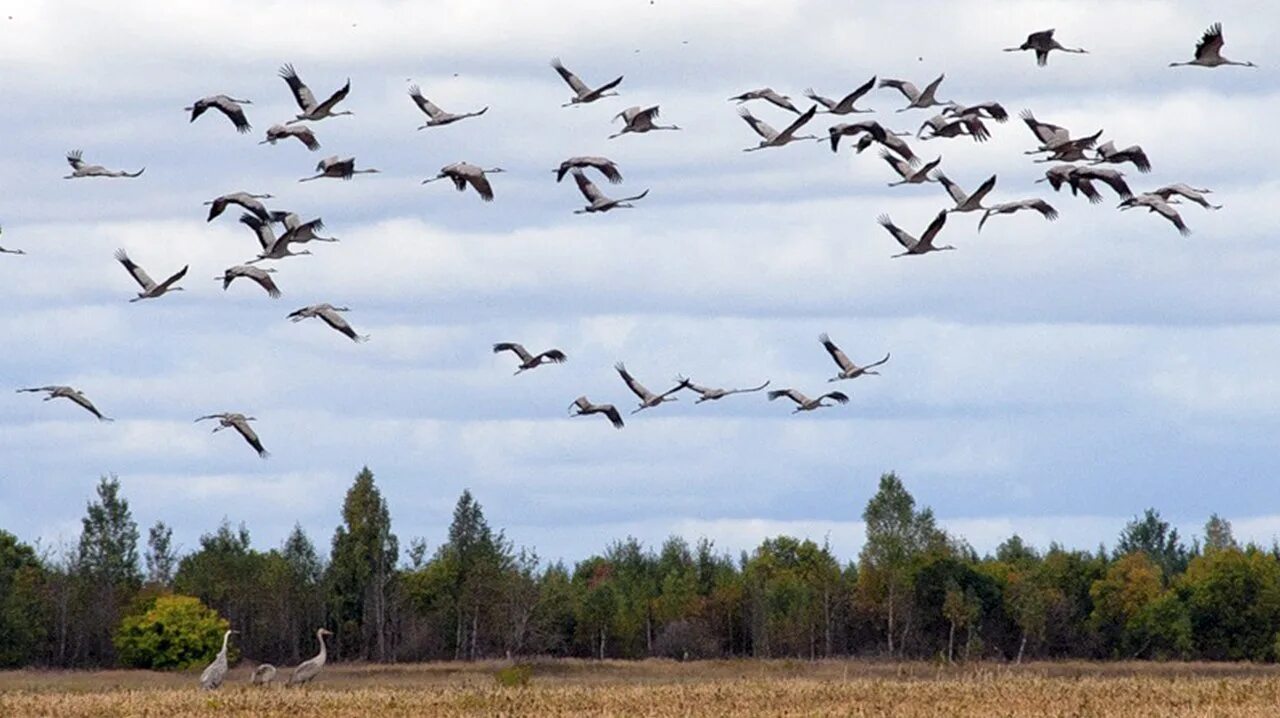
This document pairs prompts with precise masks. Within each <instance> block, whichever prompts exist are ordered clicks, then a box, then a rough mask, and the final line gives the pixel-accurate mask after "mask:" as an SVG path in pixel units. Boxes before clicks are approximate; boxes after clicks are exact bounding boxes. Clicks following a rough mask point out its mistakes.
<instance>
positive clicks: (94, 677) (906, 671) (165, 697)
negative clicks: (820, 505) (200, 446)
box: [0, 661, 1280, 718]
mask: <svg viewBox="0 0 1280 718" xmlns="http://www.w3.org/2000/svg"><path fill="white" fill-rule="evenodd" d="M503 666H504V664H501V663H478V664H416V665H403V666H349V665H348V666H330V667H329V668H327V669H326V671H325V673H324V674H323V675H322V676H321V678H320V679H319V681H318V682H316V683H315V684H313V685H311V686H307V687H305V688H301V689H285V688H283V687H281V686H278V685H277V686H272V687H268V688H252V687H250V686H248V685H247V678H248V668H245V667H241V668H238V669H236V670H233V671H232V672H231V674H230V675H229V676H228V681H227V684H226V685H224V686H223V688H222V689H221V690H219V691H217V692H213V693H206V692H202V691H200V690H198V689H197V688H196V673H195V672H192V673H187V674H162V673H149V672H145V671H108V672H65V671H60V672H34V671H21V672H12V673H0V716H5V717H6V718H9V717H14V718H16V717H18V716H58V717H59V718H61V717H64V716H65V717H67V718H72V717H78V716H86V717H88V716H92V717H93V718H101V717H105V716H165V717H166V718H168V717H175V718H176V717H178V716H215V715H221V716H254V717H258V716H263V717H271V716H287V717H289V718H299V717H300V716H333V717H339V718H341V717H348V716H349V717H352V718H355V717H356V716H361V717H363V716H494V715H503V716H639V715H647V716H920V717H925V716H929V717H932V716H943V715H945V716H948V717H950V718H954V717H964V716H973V717H975V718H977V717H979V716H981V717H982V718H989V717H992V716H1081V717H1086V716H1087V717H1090V718H1092V717H1099V718H1108V717H1112V716H1114V717H1116V718H1119V717H1121V716H1124V717H1126V718H1127V717H1130V716H1241V717H1245V716H1248V717H1258V718H1261V717H1262V716H1267V717H1272V716H1276V715H1280V671H1277V670H1275V669H1274V668H1272V667H1270V666H1251V665H1232V664H1228V665H1222V664H1125V663H1119V664H1090V663H1040V664H1030V665H1026V666H1016V667H1011V666H996V665H989V664H987V665H973V666H963V667H953V668H942V667H937V666H933V665H929V664H921V663H915V664H892V663H868V662H849V661H822V662H817V663H807V662H799V661H708V662H698V663H687V664H686V663H675V662H667V661H644V662H639V663H626V662H610V661H606V662H586V661H546V662H538V663H536V664H534V666H533V675H532V679H531V680H530V682H529V684H528V685H525V686H515V687H507V686H501V685H499V684H498V682H497V681H496V680H495V677H494V676H495V673H496V672H497V671H498V670H499V669H500V668H502V667H503Z"/></svg>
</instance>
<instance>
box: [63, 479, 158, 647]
mask: <svg viewBox="0 0 1280 718" xmlns="http://www.w3.org/2000/svg"><path fill="white" fill-rule="evenodd" d="M96 493H97V500H96V501H91V502H89V504H88V506H86V508H85V517H84V519H82V520H81V525H82V528H81V532H80V541H79V545H78V547H77V550H76V565H75V576H76V582H77V584H78V587H79V594H80V595H79V601H78V603H79V606H80V609H81V611H80V622H81V626H82V629H81V630H82V634H83V642H82V644H81V645H82V647H83V653H82V655H81V657H82V658H83V659H84V660H86V661H88V662H90V663H97V664H107V663H110V662H111V661H112V660H114V658H115V656H114V646H113V644H112V641H111V631H112V629H113V628H114V627H115V626H116V624H117V623H119V620H120V611H121V609H122V608H123V607H124V606H125V605H126V604H128V602H129V601H131V600H133V596H134V594H135V593H136V592H137V590H138V588H139V587H140V586H141V584H142V572H141V571H140V570H139V568H138V524H137V523H135V522H134V520H133V514H132V513H131V512H130V511H129V502H128V501H127V500H125V498H124V497H123V496H122V495H121V494H120V480H119V479H118V478H116V477H115V476H103V477H101V478H100V479H99V481H98V485H97V487H96Z"/></svg>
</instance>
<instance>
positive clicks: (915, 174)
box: [880, 150, 942, 187]
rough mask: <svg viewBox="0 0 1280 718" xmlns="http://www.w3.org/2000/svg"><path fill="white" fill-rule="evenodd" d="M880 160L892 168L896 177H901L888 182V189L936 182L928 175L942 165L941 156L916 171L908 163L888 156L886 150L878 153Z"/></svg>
mask: <svg viewBox="0 0 1280 718" xmlns="http://www.w3.org/2000/svg"><path fill="white" fill-rule="evenodd" d="M880 159H882V160H884V161H885V162H888V163H889V166H890V167H892V168H893V171H894V172H897V173H898V176H900V177H902V179H901V180H899V181H898V182H890V183H889V186H890V187H897V186H898V185H900V184H923V183H925V182H937V180H935V179H934V178H932V177H930V176H929V173H930V172H932V171H933V170H934V169H935V168H936V167H937V166H938V165H940V164H942V155H938V156H937V158H936V159H934V160H933V161H932V162H929V163H927V164H925V165H924V166H923V167H920V168H919V169H916V168H914V167H912V166H911V164H910V163H908V162H905V161H903V160H901V159H899V158H897V157H894V156H893V155H891V154H889V151H888V150H881V151H880Z"/></svg>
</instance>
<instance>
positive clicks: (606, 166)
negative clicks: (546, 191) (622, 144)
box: [551, 157, 622, 184]
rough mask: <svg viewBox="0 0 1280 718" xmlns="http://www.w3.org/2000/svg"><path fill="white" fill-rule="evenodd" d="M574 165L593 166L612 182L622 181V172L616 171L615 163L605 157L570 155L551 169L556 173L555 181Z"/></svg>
mask: <svg viewBox="0 0 1280 718" xmlns="http://www.w3.org/2000/svg"><path fill="white" fill-rule="evenodd" d="M575 167H581V168H583V169H586V168H587V167H594V168H596V169H598V170H600V173H601V174H603V175H604V176H605V178H606V179H608V180H609V181H610V182H611V183H613V184H618V183H619V182H621V181H622V173H621V172H619V171H618V165H617V163H615V162H614V161H613V160H611V159H609V158H607V157H570V158H569V159H567V160H565V161H564V162H561V163H560V166H559V167H557V168H556V169H553V170H551V171H552V172H555V173H556V182H559V181H560V180H562V179H564V176H565V175H566V174H568V173H569V170H571V169H574V168H575Z"/></svg>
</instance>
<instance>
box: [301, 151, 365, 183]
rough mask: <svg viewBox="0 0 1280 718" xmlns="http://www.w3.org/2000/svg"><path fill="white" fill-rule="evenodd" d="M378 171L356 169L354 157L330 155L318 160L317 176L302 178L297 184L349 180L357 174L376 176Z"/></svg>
mask: <svg viewBox="0 0 1280 718" xmlns="http://www.w3.org/2000/svg"><path fill="white" fill-rule="evenodd" d="M378 171H379V170H375V169H365V170H358V169H356V158H355V157H339V156H337V155H332V156H329V157H326V158H324V159H322V160H320V161H319V162H318V163H316V172H317V174H315V175H312V176H311V177H303V178H302V179H300V180H298V181H299V182H310V181H311V180H317V179H320V178H322V177H332V178H334V179H344V180H349V179H351V178H352V177H355V176H356V175H359V174H376V173H377V172H378Z"/></svg>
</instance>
